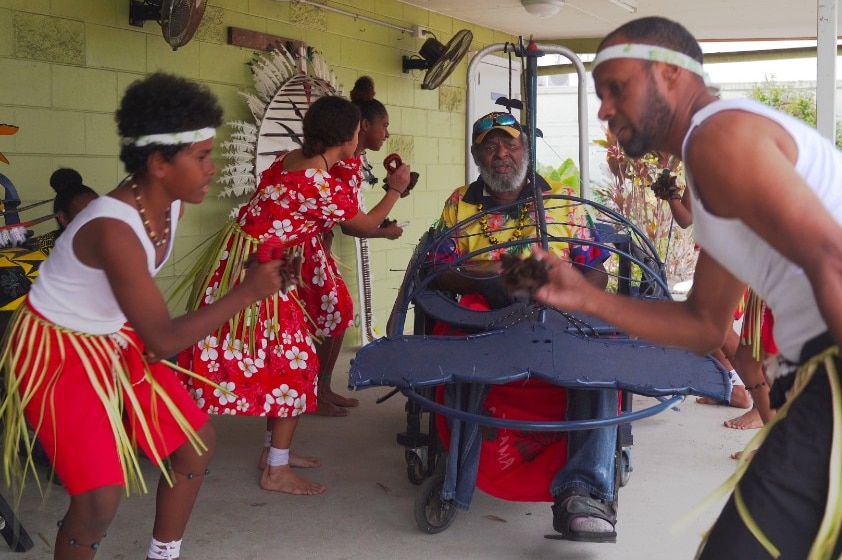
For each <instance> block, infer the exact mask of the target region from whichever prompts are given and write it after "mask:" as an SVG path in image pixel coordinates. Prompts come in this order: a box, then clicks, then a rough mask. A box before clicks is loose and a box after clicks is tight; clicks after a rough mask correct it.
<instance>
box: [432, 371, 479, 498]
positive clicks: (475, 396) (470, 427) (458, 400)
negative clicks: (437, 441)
mask: <svg viewBox="0 0 842 560" xmlns="http://www.w3.org/2000/svg"><path fill="white" fill-rule="evenodd" d="M489 388H490V387H489V386H488V385H479V384H472V383H452V384H448V385H447V386H445V390H444V404H445V406H447V407H449V408H453V409H455V410H460V411H463V412H470V413H472V414H477V415H479V414H480V413H481V412H482V405H483V403H484V402H485V397H486V396H487V395H488V390H489ZM448 426H449V428H450V449H449V450H448V453H447V468H446V470H445V476H444V486H443V488H442V492H441V498H442V499H443V500H449V501H453V503H454V504H455V505H456V507H458V508H460V509H465V510H466V509H468V508H469V507H470V506H471V500H472V499H473V496H474V489H475V488H476V484H477V473H478V471H479V455H480V451H481V447H482V435H481V433H480V429H479V424H477V423H475V422H464V421H462V420H457V419H455V418H450V419H448Z"/></svg>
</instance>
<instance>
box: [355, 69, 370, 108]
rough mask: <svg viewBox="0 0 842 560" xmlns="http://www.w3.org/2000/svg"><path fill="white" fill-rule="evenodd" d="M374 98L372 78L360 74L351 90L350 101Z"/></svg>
mask: <svg viewBox="0 0 842 560" xmlns="http://www.w3.org/2000/svg"><path fill="white" fill-rule="evenodd" d="M372 99H374V80H372V79H371V78H370V77H368V76H360V77H359V78H357V81H356V82H355V83H354V89H352V90H351V101H353V102H354V103H362V102H365V101H371V100H372Z"/></svg>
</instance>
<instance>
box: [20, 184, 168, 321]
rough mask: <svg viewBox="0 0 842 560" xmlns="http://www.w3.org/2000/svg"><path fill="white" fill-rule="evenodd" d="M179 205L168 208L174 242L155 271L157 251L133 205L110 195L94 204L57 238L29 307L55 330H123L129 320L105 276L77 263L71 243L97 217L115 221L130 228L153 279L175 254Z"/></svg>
mask: <svg viewBox="0 0 842 560" xmlns="http://www.w3.org/2000/svg"><path fill="white" fill-rule="evenodd" d="M180 210H181V201H178V200H177V201H175V202H174V203H173V204H172V206H170V222H171V225H170V230H171V231H170V239H169V242H168V243H167V253H166V255H165V257H164V260H163V261H162V262H161V266H158V267H156V266H155V247H154V246H153V245H152V241H151V240H150V239H149V236H148V235H147V233H146V229H145V228H144V226H143V221H142V220H141V219H140V214H139V213H138V211H137V209H136V208H135V207H134V206H131V205H129V204H126V203H125V202H122V201H120V200H117V199H116V198H112V197H110V196H100V197H99V198H97V199H94V200H93V201H92V202H91V203H90V204H89V205H88V206H87V207H85V209H84V210H82V211H81V212H80V213H79V214H78V215H77V216H76V217H75V218H74V219H73V221H72V222H70V224H69V225H68V227H67V229H66V230H65V231H64V233H62V234H61V236H59V238H58V240H57V241H56V246H55V247H54V248H53V250H52V251H51V252H50V256H49V258H48V259H47V260H46V261H44V263H43V264H42V265H41V267H40V268H39V269H38V276H37V277H36V278H35V282H34V283H33V284H32V288H31V290H30V291H29V302H30V304H31V305H32V307H33V308H35V310H36V311H38V313H40V314H41V315H43V316H44V317H46V318H47V319H48V320H50V321H51V322H53V323H55V324H56V325H59V326H62V327H65V328H68V329H71V330H74V331H77V332H83V333H88V334H110V333H114V332H117V331H119V330H120V328H121V327H122V326H123V324H124V323H125V322H126V316H125V315H124V314H123V311H122V310H121V309H120V306H119V304H118V303H117V300H116V299H115V297H114V292H113V291H112V290H111V286H110V284H109V283H108V279H107V278H106V276H105V272H104V271H102V270H100V269H96V268H91V267H89V266H87V265H85V264H83V263H82V262H81V261H79V259H78V258H76V254H75V253H74V252H73V238H74V237H75V235H76V233H77V232H78V231H79V229H80V228H81V227H82V226H83V225H85V224H86V223H88V222H90V221H91V220H94V219H96V218H112V219H115V220H119V221H121V222H125V223H126V224H128V225H129V226H130V227H131V228H132V230H133V231H134V233H135V235H137V237H138V239H140V242H141V244H142V245H143V249H144V251H145V252H146V264H147V268H148V269H149V274H151V275H152V276H155V275H156V274H157V273H158V271H159V270H161V268H162V267H163V266H164V263H166V261H167V259H168V258H169V257H170V254H171V253H172V240H173V239H174V237H175V230H176V225H177V223H178V216H179V213H180Z"/></svg>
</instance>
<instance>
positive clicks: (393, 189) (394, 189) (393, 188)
mask: <svg viewBox="0 0 842 560" xmlns="http://www.w3.org/2000/svg"><path fill="white" fill-rule="evenodd" d="M389 190H390V191H395V192H396V193H398V195H399V196H403V193H402V192H401V191H399V190H398V189H396V188H395V187H393V186H391V185H389Z"/></svg>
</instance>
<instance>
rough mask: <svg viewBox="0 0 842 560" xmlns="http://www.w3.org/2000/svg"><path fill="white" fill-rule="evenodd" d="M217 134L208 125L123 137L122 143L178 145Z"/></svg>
mask: <svg viewBox="0 0 842 560" xmlns="http://www.w3.org/2000/svg"><path fill="white" fill-rule="evenodd" d="M214 136H216V129H215V128H211V127H207V128H200V129H199V130H186V131H184V132H164V133H161V134H147V135H146V136H138V137H137V138H123V139H121V140H120V143H121V144H122V145H123V146H135V147H137V148H143V147H144V146H149V145H151V144H158V145H161V146H177V145H179V144H195V143H196V142H201V141H202V140H207V139H208V138H213V137H214Z"/></svg>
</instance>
